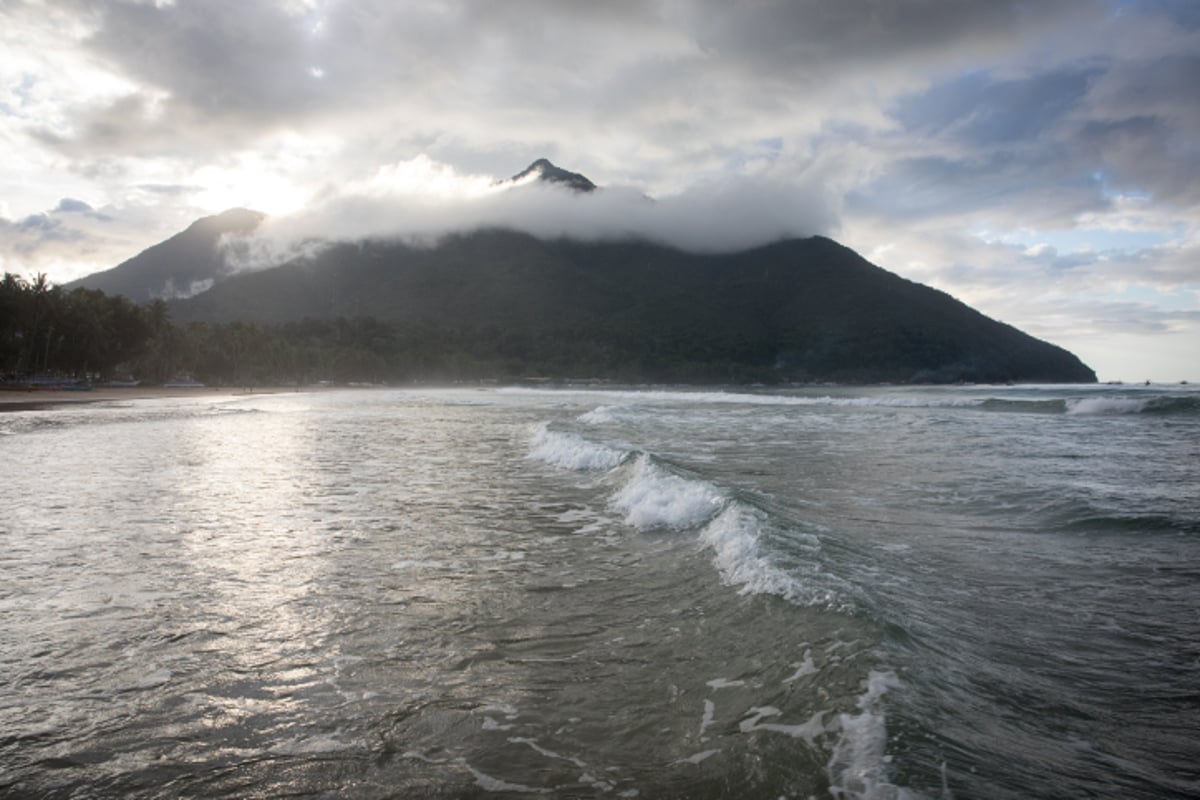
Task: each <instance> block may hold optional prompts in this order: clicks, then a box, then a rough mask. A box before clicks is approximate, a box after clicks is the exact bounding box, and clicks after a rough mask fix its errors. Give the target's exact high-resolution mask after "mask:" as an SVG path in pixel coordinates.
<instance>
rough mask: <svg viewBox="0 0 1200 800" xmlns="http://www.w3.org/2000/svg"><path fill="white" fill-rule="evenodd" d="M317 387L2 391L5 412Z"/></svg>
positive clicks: (0, 401) (0, 410)
mask: <svg viewBox="0 0 1200 800" xmlns="http://www.w3.org/2000/svg"><path fill="white" fill-rule="evenodd" d="M314 390H315V387H304V388H303V389H300V390H297V389H296V388H295V387H282V386H279V387H256V388H253V389H230V388H218V387H208V386H204V387H196V388H166V387H163V386H133V387H129V388H115V387H102V388H97V389H92V390H90V391H86V392H72V391H65V390H62V389H34V390H28V391H22V390H6V391H0V413H3V412H5V411H35V410H39V409H45V408H55V407H57V406H70V405H80V404H83V403H110V402H121V401H124V400H147V399H161V398H169V397H247V396H250V395H256V394H278V393H279V392H295V391H305V392H307V391H314Z"/></svg>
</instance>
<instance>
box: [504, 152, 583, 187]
mask: <svg viewBox="0 0 1200 800" xmlns="http://www.w3.org/2000/svg"><path fill="white" fill-rule="evenodd" d="M530 175H537V177H538V180H542V181H546V182H548V183H556V184H559V185H562V186H565V187H567V188H568V189H574V190H575V191H577V192H594V191H595V190H596V184H594V183H592V182H591V181H590V180H588V179H587V178H586V177H584V176H583V175H580V174H579V173H578V172H568V171H567V170H565V169H563V168H562V167H557V166H555V165H554V164H552V163H550V160H549V159H547V158H539V159H538V160H537V161H534V162H533V163H532V164H530V165H529V166H528V167H526V168H525V169H523V170H521V171H520V172H518V173H517V174H516V175H513V176H512V177H511V178H509V179H508V182H509V183H520V182H521V181H523V180H525V179H526V178H528V177H529V176H530Z"/></svg>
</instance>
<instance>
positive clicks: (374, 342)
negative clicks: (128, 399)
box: [68, 159, 1096, 383]
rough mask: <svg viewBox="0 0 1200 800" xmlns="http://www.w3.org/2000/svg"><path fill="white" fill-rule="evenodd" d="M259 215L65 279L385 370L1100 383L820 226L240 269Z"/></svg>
mask: <svg viewBox="0 0 1200 800" xmlns="http://www.w3.org/2000/svg"><path fill="white" fill-rule="evenodd" d="M533 175H536V176H537V179H538V180H541V181H545V182H547V183H549V184H553V185H556V186H560V187H563V188H566V189H570V190H573V191H577V192H591V191H595V190H596V188H597V187H596V185H595V184H594V183H592V181H590V180H588V179H587V178H586V177H584V176H583V175H580V174H579V173H575V172H569V171H567V170H564V169H562V168H560V167H557V166H555V165H554V164H552V163H551V162H550V161H548V160H546V159H539V160H537V161H535V162H533V164H531V165H530V166H529V167H528V168H526V169H525V170H523V171H522V172H520V173H518V174H517V175H514V176H513V177H512V178H511V179H510V181H511V182H513V183H524V182H526V181H527V180H528V179H530V176H533ZM262 219H263V215H262V214H259V213H257V212H253V211H248V210H245V209H233V210H231V211H227V212H225V213H223V214H219V215H217V216H215V217H206V218H204V219H201V220H199V221H197V222H196V223H194V224H193V225H192V226H191V227H189V228H188V229H187V230H185V231H183V232H182V233H180V234H178V235H176V236H173V237H172V238H170V239H168V240H166V241H165V242H162V243H161V244H158V245H155V246H153V247H151V248H149V249H147V250H146V251H144V252H142V253H140V254H139V255H137V256H135V257H133V258H131V259H129V260H128V261H126V262H124V263H123V264H121V265H119V266H117V267H115V268H113V269H111V270H108V271H107V272H102V273H98V274H95V275H90V276H88V277H86V278H84V279H82V280H80V281H76V282H75V283H74V284H69V285H68V288H72V287H74V286H83V287H87V288H97V289H101V290H103V291H105V292H107V293H115V294H123V295H125V296H127V297H130V298H131V299H134V300H137V301H139V302H142V301H146V300H149V299H152V298H157V297H168V298H171V297H173V298H175V299H173V300H172V301H171V305H170V308H171V313H172V316H173V318H174V319H175V320H176V321H178V322H183V323H187V322H215V323H233V322H245V323H258V324H270V325H276V326H282V327H281V328H280V330H283V331H284V333H285V334H286V336H285V338H288V339H289V341H293V342H294V341H301V340H304V339H305V337H309V339H310V340H312V339H313V337H318V338H320V337H324V338H323V339H322V341H326V342H327V341H328V339H329V336H333V337H334V339H337V338H338V337H340V336H342V333H339V332H338V331H342V332H344V333H346V336H350V333H348V331H350V328H345V327H342V328H339V327H338V325H343V326H344V325H345V324H346V323H344V322H337V321H338V320H359V321H363V322H364V324H365V327H363V326H361V325H360V326H359V329H358V330H359V333H362V334H363V335H364V336H366V339H365V340H363V339H362V337H359V338H358V339H355V341H354V342H353V343H352V345H348V346H351V347H352V348H354V349H355V352H357V353H358V355H359V356H361V355H362V354H363V352H370V353H371V354H372V356H371V358H372V359H373V363H374V364H375V365H376V368H375V374H381V373H380V369H379V368H378V367H379V365H381V364H382V365H384V366H385V367H386V369H385V370H383V371H384V372H387V371H388V370H390V371H391V373H393V374H396V375H401V374H402V375H405V376H408V377H428V376H442V377H445V376H451V377H516V376H531V375H540V376H552V377H608V378H615V379H621V380H631V381H632V380H638V381H729V382H748V381H764V382H778V381H841V382H885V381H886V382H930V383H937V382H954V381H976V382H1002V381H1044V382H1094V381H1095V380H1096V376H1095V373H1093V372H1092V371H1091V370H1090V369H1089V368H1088V367H1087V366H1085V365H1084V364H1083V363H1082V362H1080V361H1079V359H1078V358H1076V357H1075V356H1074V355H1072V354H1071V353H1069V352H1067V351H1066V350H1063V349H1062V348H1059V347H1056V346H1054V345H1052V344H1049V343H1047V342H1043V341H1040V340H1037V339H1034V338H1033V337H1031V336H1029V335H1027V334H1025V333H1023V332H1021V331H1019V330H1017V329H1016V328H1013V327H1012V326H1010V325H1006V324H1003V323H1001V322H997V321H996V320H993V319H990V318H988V317H986V316H984V315H983V314H981V313H979V312H978V311H976V310H974V309H972V308H970V307H968V306H966V305H964V304H963V303H961V302H959V301H958V300H955V299H954V298H953V297H950V296H949V295H947V294H945V293H943V292H940V291H937V290H934V289H931V288H929V287H927V286H923V285H920V284H917V283H913V282H911V281H908V280H905V279H904V278H901V277H899V276H898V275H895V274H893V273H891V272H888V271H886V270H884V269H882V268H880V267H878V266H875V265H874V264H871V263H870V262H868V261H867V260H865V259H864V258H862V257H861V256H859V255H858V254H857V253H855V252H854V251H852V250H850V249H848V248H846V247H843V246H842V245H839V244H838V243H836V242H834V241H832V240H830V239H826V238H823V237H812V238H806V239H789V240H785V241H779V242H775V243H773V244H768V245H764V246H761V247H756V248H753V249H750V250H745V251H742V252H737V253H728V254H717V255H713V254H697V253H691V252H687V251H684V250H680V249H677V248H673V247H667V246H664V245H659V244H655V243H652V242H648V241H635V240H629V241H620V242H583V241H575V240H567V239H557V240H543V239H538V238H535V237H534V236H531V235H528V234H525V233H520V232H517V231H513V230H502V229H484V230H476V231H473V232H467V233H459V234H455V235H451V236H447V237H444V238H443V239H442V240H441V241H439V242H437V243H436V244H435V245H432V246H417V245H414V244H408V243H405V242H400V241H391V240H369V241H362V242H353V243H329V244H328V245H327V246H326V247H324V248H323V249H318V250H317V252H316V254H315V255H311V256H308V257H305V258H300V259H296V260H293V261H289V262H287V263H284V264H281V265H279V266H276V267H274V268H272V269H267V270H263V271H260V272H244V273H233V272H231V271H230V270H229V269H228V268H227V267H226V265H225V263H224V261H223V259H222V255H221V250H220V248H219V243H220V240H221V237H223V236H225V235H228V234H234V235H239V234H248V233H251V232H252V231H253V230H254V229H255V228H256V227H257V226H258V224H259V223H260V222H261V221H262ZM367 320H370V322H369V323H367V322H366V321H367ZM334 323H336V324H334ZM331 324H334V328H333V329H331V328H330V327H329V326H330V325H331ZM351 327H353V326H351ZM318 329H319V330H318ZM331 330H332V331H333V332H332V333H331ZM364 331H365V332H366V333H363V332H364ZM318 334H319V335H318ZM357 335H358V334H355V336H357ZM350 338H354V337H353V336H350ZM347 352H349V351H347ZM355 357H356V358H357V357H358V356H355ZM401 363H403V365H404V366H403V367H401V366H399V365H400V364H401ZM388 365H390V366H388Z"/></svg>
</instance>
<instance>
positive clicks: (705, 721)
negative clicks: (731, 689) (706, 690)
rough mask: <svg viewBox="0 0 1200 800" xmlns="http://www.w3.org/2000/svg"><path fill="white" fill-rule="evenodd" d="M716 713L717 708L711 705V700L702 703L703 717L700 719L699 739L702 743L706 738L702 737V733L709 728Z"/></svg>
mask: <svg viewBox="0 0 1200 800" xmlns="http://www.w3.org/2000/svg"><path fill="white" fill-rule="evenodd" d="M716 711H717V706H716V704H715V703H713V701H712V700H705V701H704V716H703V717H701V718H700V739H701V741H703V740H704V739H705V738H706V737H705V735H704V732H705V731H706V730H708V729H709V727H710V726H711V725H712V724H713V722H714V717H715V715H716Z"/></svg>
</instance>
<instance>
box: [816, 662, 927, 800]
mask: <svg viewBox="0 0 1200 800" xmlns="http://www.w3.org/2000/svg"><path fill="white" fill-rule="evenodd" d="M899 685H900V681H899V679H898V678H897V677H896V675H895V673H893V672H875V671H872V672H871V673H870V675H869V676H868V678H867V689H866V691H865V692H863V694H862V696H861V697H859V699H858V709H859V713H858V714H840V715H839V716H838V724H839V726H840V728H841V735H840V736H839V738H838V741H837V744H835V745H834V748H833V755H832V756H831V757H830V759H829V764H828V766H827V767H826V769H827V771H828V774H829V791H830V794H832V795H833V796H834V797H837V798H846V800H916V799H917V798H919V797H920V795H919V794H917V793H915V792H913V791H911V790H909V789H905V788H902V787H899V786H895V785H894V784H892V783H890V782H889V781H888V776H887V772H888V763H889V761H890V758H889V756H888V755H887V717H886V716H885V714H884V712H883V710H882V709H881V708H880V700H881V698H882V697H883V696H884V695H885V694H886V693H887V691H888V690H889V689H892V688H895V687H897V686H899Z"/></svg>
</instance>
